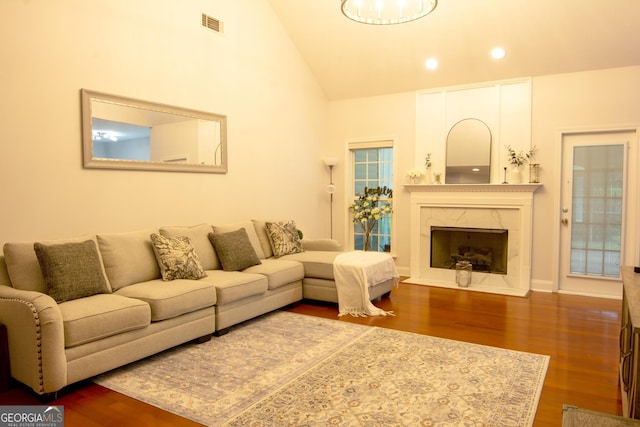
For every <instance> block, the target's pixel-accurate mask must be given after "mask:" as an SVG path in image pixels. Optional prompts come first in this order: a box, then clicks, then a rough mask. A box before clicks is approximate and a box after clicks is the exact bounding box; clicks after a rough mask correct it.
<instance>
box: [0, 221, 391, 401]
mask: <svg viewBox="0 0 640 427" xmlns="http://www.w3.org/2000/svg"><path fill="white" fill-rule="evenodd" d="M294 232H297V230H296V229H295V223H293V221H273V222H269V221H262V220H252V221H244V222H238V223H233V224H223V225H209V224H200V225H195V226H166V227H160V228H157V229H156V228H154V229H146V230H138V231H133V232H125V233H111V234H98V235H91V236H81V237H77V238H71V239H64V240H62V239H60V240H55V241H42V242H18V243H7V244H5V245H4V248H3V252H4V254H3V255H2V256H0V323H3V324H5V325H6V327H7V332H8V340H9V358H10V369H11V376H12V377H13V378H14V379H16V380H17V381H19V382H21V383H23V384H25V385H26V386H28V387H29V388H31V389H32V390H33V391H34V392H35V393H36V395H39V396H40V397H41V398H42V399H43V400H50V399H52V398H55V397H56V396H57V393H58V392H59V391H60V390H62V389H63V388H64V387H65V386H67V385H69V384H72V383H75V382H78V381H81V380H83V379H87V378H91V377H93V376H95V375H98V374H100V373H103V372H106V371H108V370H111V369H114V368H117V367H119V366H122V365H125V364H127V363H131V362H133V361H136V360H139V359H142V358H144V357H147V356H150V355H152V354H155V353H157V352H160V351H163V350H166V349H168V348H171V347H174V346H176V345H179V344H182V343H185V342H188V341H192V340H196V341H200V342H203V341H206V340H209V339H210V338H211V335H212V334H215V335H220V334H223V333H226V332H227V331H228V330H229V328H230V327H231V326H233V325H235V324H238V323H240V322H243V321H245V320H248V319H251V318H254V317H257V316H259V315H262V314H264V313H267V312H270V311H273V310H276V309H279V308H282V307H285V306H288V305H291V304H295V303H296V302H298V301H300V300H301V299H303V298H308V299H314V300H320V301H328V302H337V301H338V299H337V292H336V288H335V282H334V281H333V266H332V263H333V260H334V259H335V257H336V256H337V255H338V254H339V253H340V250H341V248H340V245H339V244H338V243H337V242H336V241H334V240H330V239H317V240H308V239H307V240H299V239H297V238H296V237H297V233H296V236H293V233H294ZM72 267H73V268H72ZM68 270H69V271H68ZM391 287H392V280H391V278H390V279H389V280H387V281H384V282H382V283H379V284H376V285H375V286H373V287H370V288H369V294H370V298H371V299H372V300H373V299H376V298H380V297H381V296H383V295H385V294H388V293H389V292H390V291H391Z"/></svg>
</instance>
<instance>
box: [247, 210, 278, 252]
mask: <svg viewBox="0 0 640 427" xmlns="http://www.w3.org/2000/svg"><path fill="white" fill-rule="evenodd" d="M251 222H253V226H254V228H255V229H256V235H257V236H258V240H259V241H260V247H261V248H262V252H264V256H265V258H271V257H272V256H273V249H271V242H270V241H269V234H268V233H267V222H266V221H263V220H260V219H252V220H251ZM269 222H275V221H269Z"/></svg>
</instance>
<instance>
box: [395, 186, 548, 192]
mask: <svg viewBox="0 0 640 427" xmlns="http://www.w3.org/2000/svg"><path fill="white" fill-rule="evenodd" d="M540 187H542V184H405V185H404V189H405V190H407V191H410V192H412V193H413V192H423V193H460V192H468V193H520V192H524V193H534V192H535V191H536V190H537V189H538V188H540Z"/></svg>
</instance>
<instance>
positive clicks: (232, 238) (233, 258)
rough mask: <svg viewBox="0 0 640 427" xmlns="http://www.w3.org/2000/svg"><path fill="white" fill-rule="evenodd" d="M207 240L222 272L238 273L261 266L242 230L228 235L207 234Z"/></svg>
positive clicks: (247, 237) (246, 235)
mask: <svg viewBox="0 0 640 427" xmlns="http://www.w3.org/2000/svg"><path fill="white" fill-rule="evenodd" d="M209 240H210V241H211V244H212V245H213V247H214V249H215V250H216V254H218V258H219V259H220V264H222V269H223V270H224V271H240V270H244V269H245V268H248V267H251V266H252V265H258V264H262V262H261V261H260V258H258V255H257V254H256V251H255V249H254V248H253V246H252V245H251V240H249V235H248V234H247V230H245V229H244V228H241V229H239V230H236V231H230V232H228V233H209Z"/></svg>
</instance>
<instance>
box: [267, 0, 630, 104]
mask: <svg viewBox="0 0 640 427" xmlns="http://www.w3.org/2000/svg"><path fill="white" fill-rule="evenodd" d="M269 1H270V3H271V5H272V7H273V9H274V10H275V12H276V14H277V15H278V17H279V18H280V20H281V22H282V24H283V26H284V28H285V29H286V30H287V31H288V33H289V34H290V36H291V38H292V39H293V41H294V43H295V44H296V46H297V47H298V49H299V50H300V52H301V54H302V56H303V57H304V59H305V60H306V61H307V63H308V64H309V67H310V68H311V70H312V71H313V73H315V75H316V77H317V79H318V81H319V83H320V85H321V86H322V88H323V90H324V91H325V94H326V96H327V97H328V98H329V99H331V100H336V99H344V98H354V97H364V96H375V95H382V94H388V93H395V92H404V91H413V90H420V89H429V88H436V87H445V86H455V85H464V84H469V83H476V82H484V81H494V80H503V79H510V78H518V77H527V76H539V75H545V74H556V73H568V72H577V71H585V70H594V69H604V68H616V67H623V66H630V65H640V0H607V1H602V0H438V6H437V8H436V10H435V11H433V12H432V13H431V14H430V15H427V16H426V17H425V18H422V19H420V20H418V21H414V22H410V23H405V24H399V25H391V26H374V25H365V24H360V23H356V22H353V21H351V20H349V19H347V18H345V17H344V15H342V12H341V11H340V0H269ZM496 46H501V47H503V48H504V49H505V50H506V56H505V57H504V58H503V59H502V60H495V59H493V58H492V57H491V56H490V51H491V49H492V48H494V47H496ZM431 57H433V58H436V59H437V60H438V62H439V67H438V68H437V69H435V70H428V69H427V68H426V67H425V61H426V59H427V58H431Z"/></svg>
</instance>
